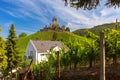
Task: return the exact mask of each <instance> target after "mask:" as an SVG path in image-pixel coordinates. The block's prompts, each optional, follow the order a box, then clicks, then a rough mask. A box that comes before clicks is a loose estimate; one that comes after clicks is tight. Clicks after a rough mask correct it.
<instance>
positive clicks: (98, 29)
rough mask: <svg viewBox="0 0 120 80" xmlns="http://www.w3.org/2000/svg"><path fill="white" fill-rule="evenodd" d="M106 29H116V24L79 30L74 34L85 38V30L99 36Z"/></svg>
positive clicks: (119, 28)
mask: <svg viewBox="0 0 120 80" xmlns="http://www.w3.org/2000/svg"><path fill="white" fill-rule="evenodd" d="M105 28H110V29H116V24H115V23H110V24H103V25H98V26H95V27H93V28H89V29H78V30H76V31H73V33H75V34H77V35H81V36H83V35H84V34H85V30H89V31H91V32H93V33H95V34H97V35H99V33H100V31H102V29H105ZM118 30H120V26H119V27H118Z"/></svg>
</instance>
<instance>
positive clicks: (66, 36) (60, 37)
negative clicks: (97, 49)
mask: <svg viewBox="0 0 120 80" xmlns="http://www.w3.org/2000/svg"><path fill="white" fill-rule="evenodd" d="M56 33H57V38H56V40H57V41H62V42H63V43H67V42H68V41H69V40H72V41H77V42H78V43H82V44H83V43H84V42H85V40H87V38H85V37H80V36H77V35H75V34H73V33H70V32H56ZM53 34H54V32H36V33H34V34H31V35H29V36H26V37H21V38H19V39H18V41H17V47H18V48H19V50H20V53H21V55H22V57H23V56H24V54H25V49H26V46H27V44H28V42H29V40H36V39H37V40H53Z"/></svg>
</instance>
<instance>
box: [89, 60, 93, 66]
mask: <svg viewBox="0 0 120 80" xmlns="http://www.w3.org/2000/svg"><path fill="white" fill-rule="evenodd" d="M92 67H93V64H92V59H90V60H89V68H92Z"/></svg>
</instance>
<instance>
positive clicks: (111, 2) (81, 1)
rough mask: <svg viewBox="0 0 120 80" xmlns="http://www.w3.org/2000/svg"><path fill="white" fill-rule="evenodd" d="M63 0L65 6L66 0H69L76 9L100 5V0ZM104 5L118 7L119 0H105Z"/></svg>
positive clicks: (88, 8) (89, 8) (119, 4)
mask: <svg viewBox="0 0 120 80" xmlns="http://www.w3.org/2000/svg"><path fill="white" fill-rule="evenodd" d="M63 1H65V6H67V4H68V1H70V6H71V7H75V8H76V9H79V8H82V9H87V10H91V9H94V8H96V7H97V6H99V5H100V1H101V0H63ZM105 6H108V7H120V0H106V3H105Z"/></svg>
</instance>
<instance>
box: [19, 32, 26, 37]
mask: <svg viewBox="0 0 120 80" xmlns="http://www.w3.org/2000/svg"><path fill="white" fill-rule="evenodd" d="M25 36H27V34H26V33H25V32H22V33H21V34H20V35H19V37H25Z"/></svg>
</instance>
